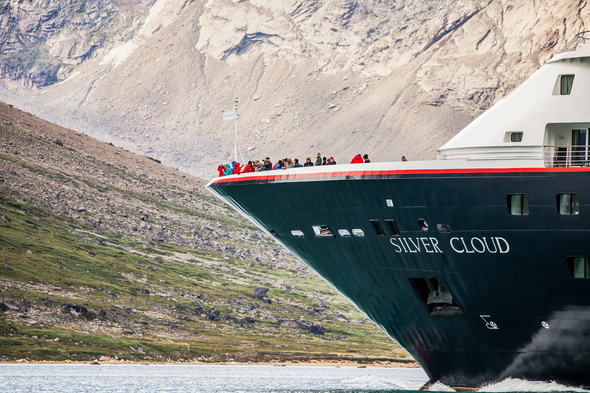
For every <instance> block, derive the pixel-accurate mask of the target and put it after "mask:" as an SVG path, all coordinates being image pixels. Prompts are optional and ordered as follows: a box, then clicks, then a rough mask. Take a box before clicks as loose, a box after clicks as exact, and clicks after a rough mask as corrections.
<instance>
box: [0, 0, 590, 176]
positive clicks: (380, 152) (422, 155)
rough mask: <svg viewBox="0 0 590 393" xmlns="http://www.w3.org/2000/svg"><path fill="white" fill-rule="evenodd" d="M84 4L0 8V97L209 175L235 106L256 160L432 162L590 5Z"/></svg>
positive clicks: (223, 154)
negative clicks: (318, 157)
mask: <svg viewBox="0 0 590 393" xmlns="http://www.w3.org/2000/svg"><path fill="white" fill-rule="evenodd" d="M45 3H47V4H45ZM74 4H78V3H68V2H66V1H64V0H53V1H50V0H44V2H42V1H32V2H29V3H27V4H25V3H19V2H16V1H13V2H8V3H6V4H5V5H4V7H5V8H4V10H5V11H3V12H2V22H1V23H2V24H1V26H2V32H3V33H2V35H1V36H0V45H1V48H2V51H1V52H2V54H3V55H2V56H3V57H2V58H1V59H0V61H1V64H2V69H3V71H2V72H3V74H2V76H3V83H4V86H5V87H4V89H2V90H1V91H0V96H1V97H3V98H4V99H5V100H7V101H10V102H14V103H15V104H17V105H19V106H21V107H24V108H28V109H30V110H32V111H33V112H35V113H36V114H39V115H40V116H43V117H45V118H49V119H52V120H54V121H56V122H58V123H60V124H65V125H68V126H70V127H72V128H75V129H77V130H80V131H82V132H85V133H88V134H91V135H94V136H96V137H98V138H100V139H102V140H107V141H112V142H113V143H114V144H117V145H120V146H125V147H127V148H129V149H131V150H134V151H137V152H141V153H144V154H151V155H153V156H155V157H157V158H158V159H161V160H162V161H163V162H164V163H167V164H169V165H172V166H175V167H178V168H181V169H183V170H185V171H189V172H190V173H193V174H197V175H200V176H203V177H209V178H210V177H212V176H213V175H214V174H215V171H214V168H215V167H216V166H217V165H218V164H219V163H221V162H223V161H226V160H227V159H228V157H229V152H230V151H231V150H232V147H233V145H232V144H233V141H232V133H233V124H232V122H223V121H222V118H221V111H222V110H224V109H232V107H233V100H234V97H238V98H239V102H240V112H241V117H240V120H239V133H240V143H241V147H242V150H243V151H244V155H245V157H246V159H260V158H262V157H265V156H267V155H268V156H271V157H272V158H274V159H278V158H281V157H286V156H291V157H293V158H294V157H299V158H300V159H302V158H304V157H305V156H308V155H312V154H315V152H316V151H321V152H322V153H323V155H326V156H334V157H335V158H336V160H337V161H338V162H348V161H349V160H350V158H351V157H352V156H353V155H354V154H356V153H368V154H369V155H370V157H371V158H372V159H373V161H384V160H397V159H399V156H401V155H402V154H404V155H406V156H408V157H409V158H410V159H414V160H415V159H426V158H427V159H430V158H433V157H434V155H435V154H436V148H437V147H439V146H440V145H441V144H442V143H444V142H445V141H446V140H447V139H449V138H450V137H451V136H452V135H454V134H455V133H456V132H458V131H459V130H460V129H461V128H462V127H463V126H464V125H465V124H467V123H468V122H469V121H470V120H471V119H473V118H474V117H476V116H477V115H478V114H480V113H481V112H482V111H483V110H485V109H486V108H488V107H489V106H490V105H491V104H493V103H494V102H495V101H497V100H498V99H499V98H501V97H502V96H504V95H505V94H506V93H507V92H509V91H510V90H511V89H513V88H514V87H515V86H516V85H518V84H519V83H520V82H522V81H523V80H524V79H526V77H528V76H529V75H530V74H531V73H532V72H534V71H535V70H536V69H537V68H538V67H539V66H540V65H542V64H543V63H544V62H545V61H546V60H547V59H549V58H550V57H551V56H552V55H553V54H555V53H556V52H557V51H558V50H559V49H560V48H561V47H562V46H563V45H565V43H566V42H567V41H568V40H569V39H571V38H572V37H573V36H574V35H575V34H576V33H578V32H580V31H582V30H585V28H586V23H587V21H588V20H590V19H589V18H588V17H589V15H588V13H589V10H588V6H587V2H586V1H585V0H581V1H574V2H572V1H569V0H567V1H566V0H539V1H531V0H511V1H505V0H463V1H459V2H457V1H432V0H427V1H425V0H405V1H393V0H382V1H379V0H374V1H335V0H326V1H317V0H298V1H267V0H250V1H238V0H233V1H232V0H210V1H207V2H205V1H203V0H194V1H189V0H158V1H156V2H154V3H150V2H145V3H133V4H128V3H126V2H122V1H120V2H115V1H110V2H109V1H107V0H104V1H102V2H99V3H93V4H94V5H92V6H90V5H86V6H82V5H78V6H74ZM80 4H83V2H82V3H80ZM84 4H85V3H84ZM49 5H51V7H53V8H54V9H55V12H52V13H51V12H41V10H47V9H49V8H51V7H50V6H49ZM76 7H78V8H76ZM103 8H104V10H103ZM37 10H39V11H37ZM72 10H74V11H72ZM113 10H114V11H113ZM68 12H69V13H68ZM9 15H10V16H9ZM93 20H96V22H91V21H93ZM80 21H84V23H82V22H80ZM76 23H82V24H81V26H83V28H81V29H80V30H79V31H78V30H75V31H76V32H75V33H74V30H73V28H72V26H77V25H76ZM17 25H18V26H21V27H19V30H18V32H16V30H15V28H13V27H12V26H17ZM34 26H36V27H34ZM51 26H54V27H51ZM52 29H53V30H52ZM35 32H38V33H35ZM16 58H19V59H20V60H19V61H20V62H19V61H16V60H14V59H16ZM57 81H59V82H58V83H55V82H57ZM8 89H12V90H10V91H9V90H8Z"/></svg>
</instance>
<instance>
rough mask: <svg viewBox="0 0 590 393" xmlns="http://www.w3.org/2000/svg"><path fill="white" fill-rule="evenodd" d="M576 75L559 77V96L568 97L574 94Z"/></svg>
mask: <svg viewBox="0 0 590 393" xmlns="http://www.w3.org/2000/svg"><path fill="white" fill-rule="evenodd" d="M574 76H575V75H559V95H562V96H568V95H570V94H571V92H572V86H573V84H574Z"/></svg>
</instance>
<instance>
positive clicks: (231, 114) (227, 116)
mask: <svg viewBox="0 0 590 393" xmlns="http://www.w3.org/2000/svg"><path fill="white" fill-rule="evenodd" d="M239 118H240V112H239V111H238V97H236V99H235V101H234V110H233V111H223V120H231V119H233V120H234V151H233V154H232V155H233V157H234V159H233V161H238V162H240V160H239V159H238V158H239V157H238V154H239V155H240V157H241V158H242V161H241V163H242V164H243V163H244V162H245V160H244V155H243V154H242V150H240V145H239V143H238V119H239ZM232 155H230V157H229V160H230V161H231V158H232V157H231V156H232Z"/></svg>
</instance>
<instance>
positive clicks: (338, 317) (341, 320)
mask: <svg viewBox="0 0 590 393" xmlns="http://www.w3.org/2000/svg"><path fill="white" fill-rule="evenodd" d="M336 320H337V321H339V322H350V321H349V319H348V318H346V317H345V316H344V315H342V314H340V315H338V316H337V317H336Z"/></svg>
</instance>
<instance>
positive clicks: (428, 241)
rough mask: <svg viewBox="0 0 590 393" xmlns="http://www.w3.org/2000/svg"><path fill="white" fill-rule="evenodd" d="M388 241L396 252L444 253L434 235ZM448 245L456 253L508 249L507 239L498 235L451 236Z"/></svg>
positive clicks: (502, 252)
mask: <svg viewBox="0 0 590 393" xmlns="http://www.w3.org/2000/svg"><path fill="white" fill-rule="evenodd" d="M389 242H390V243H391V245H392V246H393V247H394V250H395V252H396V253H410V254H413V253H421V252H425V253H427V254H444V252H443V250H442V249H441V247H440V246H439V242H438V239H437V238H435V237H415V238H411V237H392V238H391V239H389ZM449 246H450V248H451V249H452V250H453V251H454V252H456V253H457V254H484V253H489V254H496V253H499V254H506V253H508V252H509V251H510V244H509V243H508V241H507V240H506V239H504V238H503V237H499V236H491V237H472V238H465V237H452V238H450V239H449Z"/></svg>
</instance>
